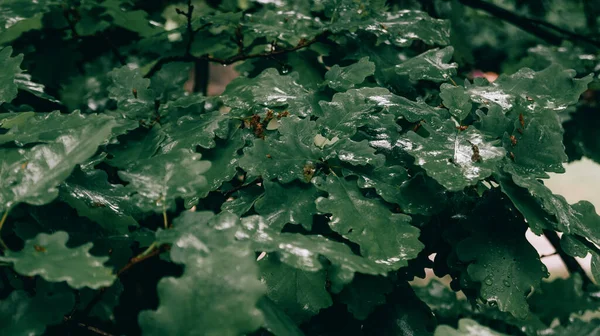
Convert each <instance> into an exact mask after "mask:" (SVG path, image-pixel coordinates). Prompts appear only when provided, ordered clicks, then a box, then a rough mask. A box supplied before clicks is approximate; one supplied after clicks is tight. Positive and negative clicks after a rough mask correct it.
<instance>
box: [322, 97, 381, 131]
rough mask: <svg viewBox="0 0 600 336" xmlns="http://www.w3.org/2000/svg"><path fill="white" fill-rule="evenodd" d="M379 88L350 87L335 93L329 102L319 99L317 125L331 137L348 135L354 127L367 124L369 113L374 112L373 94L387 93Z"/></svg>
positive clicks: (354, 129)
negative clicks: (345, 90)
mask: <svg viewBox="0 0 600 336" xmlns="http://www.w3.org/2000/svg"><path fill="white" fill-rule="evenodd" d="M387 93H388V91H387V90H385V89H380V88H361V89H352V90H349V91H347V92H344V93H336V94H335V95H334V96H333V99H332V100H331V102H326V101H320V102H319V105H320V106H321V109H322V113H323V116H321V117H319V119H318V120H317V125H318V126H319V127H320V128H322V129H324V130H325V131H326V132H327V133H326V135H327V136H328V137H330V138H333V137H336V136H338V137H350V136H352V135H354V134H355V133H356V129H357V128H358V127H361V126H365V125H367V124H369V121H370V119H371V118H370V117H369V116H370V115H371V114H372V113H373V112H375V107H376V106H375V104H374V101H367V100H368V99H371V100H372V99H373V98H372V97H373V96H374V95H381V94H387Z"/></svg>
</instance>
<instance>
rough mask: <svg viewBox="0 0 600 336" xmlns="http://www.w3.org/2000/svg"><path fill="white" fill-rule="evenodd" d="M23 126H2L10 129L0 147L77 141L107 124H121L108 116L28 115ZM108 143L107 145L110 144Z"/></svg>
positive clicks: (2, 135)
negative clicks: (69, 138)
mask: <svg viewBox="0 0 600 336" xmlns="http://www.w3.org/2000/svg"><path fill="white" fill-rule="evenodd" d="M22 118H23V119H22V122H14V123H2V124H1V125H0V127H2V128H4V129H8V131H7V132H6V133H4V134H0V144H4V143H7V142H12V141H14V142H15V144H16V145H17V146H23V145H25V144H29V143H37V142H43V143H53V142H55V141H57V139H60V138H61V137H77V136H79V135H80V134H81V133H83V132H89V131H90V130H91V129H92V128H94V126H95V127H102V126H103V125H105V124H107V123H115V124H116V123H117V121H116V120H115V119H114V118H113V117H110V116H107V115H104V114H87V115H84V114H81V112H80V111H75V112H73V113H69V114H62V113H60V112H59V111H54V112H52V113H36V114H34V115H28V114H26V115H24V116H23V117H22ZM115 130H118V129H117V127H116V126H115V127H114V128H113V132H112V133H111V135H110V138H113V137H116V136H117V135H119V134H118V133H115V132H114V131H115ZM108 140H109V138H108V139H106V140H105V142H104V143H103V144H106V143H108Z"/></svg>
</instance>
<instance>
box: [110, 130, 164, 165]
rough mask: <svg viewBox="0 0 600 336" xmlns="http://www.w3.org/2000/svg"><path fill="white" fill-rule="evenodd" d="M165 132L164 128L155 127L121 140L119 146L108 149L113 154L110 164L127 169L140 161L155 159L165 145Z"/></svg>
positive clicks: (138, 131)
mask: <svg viewBox="0 0 600 336" xmlns="http://www.w3.org/2000/svg"><path fill="white" fill-rule="evenodd" d="M165 137H166V136H165V132H164V131H163V129H162V127H160V126H158V125H154V126H153V127H152V128H151V129H150V130H149V131H146V129H140V130H137V131H136V132H132V133H131V134H128V135H127V137H126V138H125V139H121V140H120V141H119V142H120V143H119V144H118V145H114V146H110V147H108V149H107V151H108V152H109V153H110V154H111V155H110V159H108V160H106V162H107V163H108V164H110V165H111V166H113V167H117V168H123V169H125V168H127V167H129V166H131V165H133V164H135V163H136V162H139V161H140V160H146V159H150V158H151V157H153V156H154V155H155V154H156V153H157V152H158V151H159V148H160V146H161V144H163V142H164V139H165Z"/></svg>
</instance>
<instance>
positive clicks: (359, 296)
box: [340, 275, 393, 320]
mask: <svg viewBox="0 0 600 336" xmlns="http://www.w3.org/2000/svg"><path fill="white" fill-rule="evenodd" d="M392 289H393V288H392V283H391V282H390V281H389V280H388V279H386V278H383V277H374V276H366V275H358V276H356V277H355V278H354V280H352V283H350V284H349V285H348V286H346V288H344V290H343V291H342V292H341V293H340V301H341V302H342V303H344V304H346V305H347V306H348V311H350V312H351V313H352V315H354V317H356V318H357V319H359V320H365V319H366V318H367V317H368V316H369V314H371V313H372V312H373V310H375V307H377V306H379V305H382V304H384V303H385V295H386V294H388V293H390V292H391V291H392Z"/></svg>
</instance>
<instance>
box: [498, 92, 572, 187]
mask: <svg viewBox="0 0 600 336" xmlns="http://www.w3.org/2000/svg"><path fill="white" fill-rule="evenodd" d="M514 111H515V112H519V113H520V114H519V115H520V116H523V117H522V119H523V120H524V122H523V123H524V124H525V127H524V128H521V126H522V124H521V122H520V121H515V123H514V124H515V127H514V131H513V132H512V137H513V138H510V136H509V134H508V133H505V134H504V148H505V149H506V150H507V151H510V152H511V153H512V155H511V159H512V160H513V162H514V169H515V170H516V171H518V172H520V173H524V174H537V175H540V176H543V175H544V172H554V173H564V172H565V169H564V167H563V162H566V161H567V158H568V157H567V154H566V153H565V146H564V145H563V143H562V138H563V129H562V125H561V123H560V120H559V118H558V115H556V114H555V113H554V112H552V111H549V110H541V111H540V110H538V109H535V107H533V108H529V109H528V108H526V107H524V106H521V105H520V104H519V103H516V104H515V108H514ZM520 118H521V117H520Z"/></svg>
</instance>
